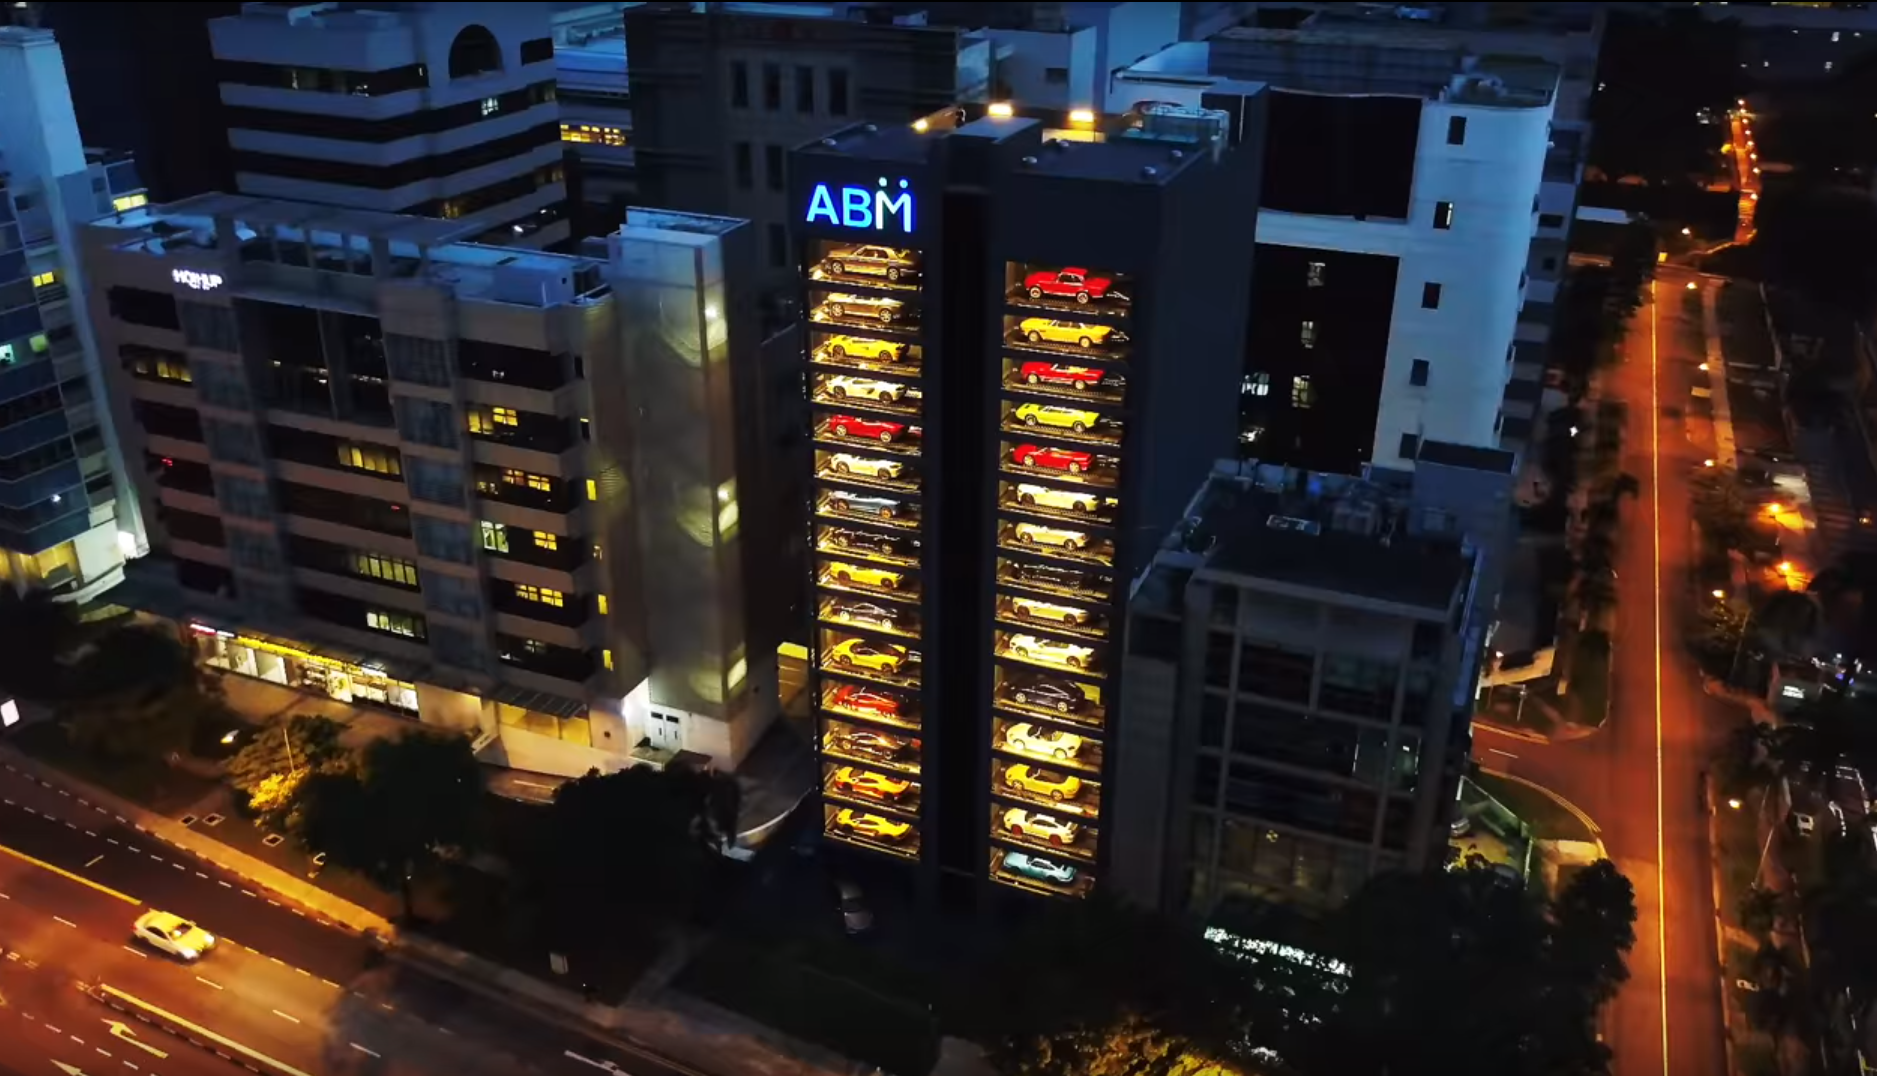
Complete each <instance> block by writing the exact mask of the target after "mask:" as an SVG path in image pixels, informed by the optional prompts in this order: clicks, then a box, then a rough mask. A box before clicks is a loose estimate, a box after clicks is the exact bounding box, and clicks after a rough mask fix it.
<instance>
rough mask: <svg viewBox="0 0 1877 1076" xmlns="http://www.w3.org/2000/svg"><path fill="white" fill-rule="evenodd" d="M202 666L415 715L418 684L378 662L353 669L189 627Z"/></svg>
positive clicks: (281, 645)
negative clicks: (387, 670) (401, 676)
mask: <svg viewBox="0 0 1877 1076" xmlns="http://www.w3.org/2000/svg"><path fill="white" fill-rule="evenodd" d="M189 630H190V631H191V632H192V633H193V634H194V635H195V637H196V654H197V656H198V657H199V658H201V660H202V663H203V664H205V665H208V666H211V667H213V668H217V669H225V670H227V671H229V672H232V673H239V674H240V675H242V676H251V677H254V678H255V679H257V680H267V681H270V682H272V683H276V684H281V685H283V686H286V687H291V688H295V689H297V690H300V691H307V692H314V693H318V694H322V695H326V696H328V697H330V698H334V699H338V700H339V701H341V702H349V703H358V702H375V703H379V704H381V705H384V706H389V707H391V708H392V709H396V710H403V711H405V712H407V713H416V712H417V709H418V706H417V685H415V684H413V683H411V682H409V681H407V680H399V679H396V678H395V677H392V676H390V675H388V674H387V672H386V670H385V667H384V666H383V665H381V664H379V663H377V662H367V663H365V664H363V665H355V664H353V663H351V662H348V661H340V660H338V659H336V658H330V657H327V656H326V655H324V654H316V653H313V652H312V651H310V650H306V649H304V648H302V647H298V646H294V645H292V644H291V643H285V642H280V641H277V640H273V639H263V638H259V637H257V636H252V635H241V634H237V633H235V632H232V631H224V630H222V629H221V628H215V627H210V626H209V625H207V624H199V623H191V624H190V625H189Z"/></svg>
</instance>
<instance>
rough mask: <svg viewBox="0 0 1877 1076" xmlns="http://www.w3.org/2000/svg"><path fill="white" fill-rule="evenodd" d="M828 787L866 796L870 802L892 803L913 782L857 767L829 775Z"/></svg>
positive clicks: (853, 794) (843, 768)
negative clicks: (882, 801)
mask: <svg viewBox="0 0 1877 1076" xmlns="http://www.w3.org/2000/svg"><path fill="white" fill-rule="evenodd" d="M828 787H829V788H831V789H834V790H835V791H837V792H845V793H847V794H848V795H850V796H864V797H866V798H867V799H870V800H884V801H886V802H887V803H892V802H894V801H895V800H897V799H899V798H900V797H901V796H904V795H905V794H906V790H907V789H909V788H911V787H912V782H911V781H907V780H903V779H901V778H898V777H888V776H887V775H886V774H883V773H874V772H873V771H872V770H863V769H860V768H859V767H857V766H842V767H841V768H840V769H838V770H835V771H834V772H833V773H831V774H829V775H828Z"/></svg>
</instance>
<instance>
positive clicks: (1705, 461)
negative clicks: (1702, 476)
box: [1701, 460, 1714, 467]
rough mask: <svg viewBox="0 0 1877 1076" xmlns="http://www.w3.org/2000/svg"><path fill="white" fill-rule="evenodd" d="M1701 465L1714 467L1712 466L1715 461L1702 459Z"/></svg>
mask: <svg viewBox="0 0 1877 1076" xmlns="http://www.w3.org/2000/svg"><path fill="white" fill-rule="evenodd" d="M1701 466H1703V467H1712V466H1714V461H1713V460H1702V461H1701Z"/></svg>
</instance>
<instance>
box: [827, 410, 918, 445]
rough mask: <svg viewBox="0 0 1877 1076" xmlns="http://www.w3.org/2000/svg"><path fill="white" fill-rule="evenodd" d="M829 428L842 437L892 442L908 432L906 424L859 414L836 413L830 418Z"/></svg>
mask: <svg viewBox="0 0 1877 1076" xmlns="http://www.w3.org/2000/svg"><path fill="white" fill-rule="evenodd" d="M828 429H830V430H833V431H834V432H835V433H836V434H837V435H839V436H841V437H864V438H868V439H870V440H877V441H885V442H891V441H894V440H897V439H898V438H899V437H900V436H901V435H903V434H904V433H905V432H906V424H905V423H904V422H888V421H887V420H885V419H879V418H861V417H860V416H859V415H834V416H832V417H830V418H829V419H828Z"/></svg>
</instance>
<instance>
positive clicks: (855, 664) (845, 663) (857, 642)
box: [828, 639, 912, 674]
mask: <svg viewBox="0 0 1877 1076" xmlns="http://www.w3.org/2000/svg"><path fill="white" fill-rule="evenodd" d="M828 657H829V658H830V659H831V660H832V661H833V662H834V664H835V665H836V666H838V667H840V668H843V669H865V670H867V671H868V672H883V673H889V674H895V673H898V672H899V671H900V670H901V669H904V668H905V667H906V662H907V661H909V660H911V658H912V654H911V652H910V651H908V650H907V649H906V648H905V647H903V646H894V645H893V644H891V643H870V642H868V641H867V640H865V639H842V640H841V641H840V642H838V643H835V644H834V649H833V650H830V651H829V652H828Z"/></svg>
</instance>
